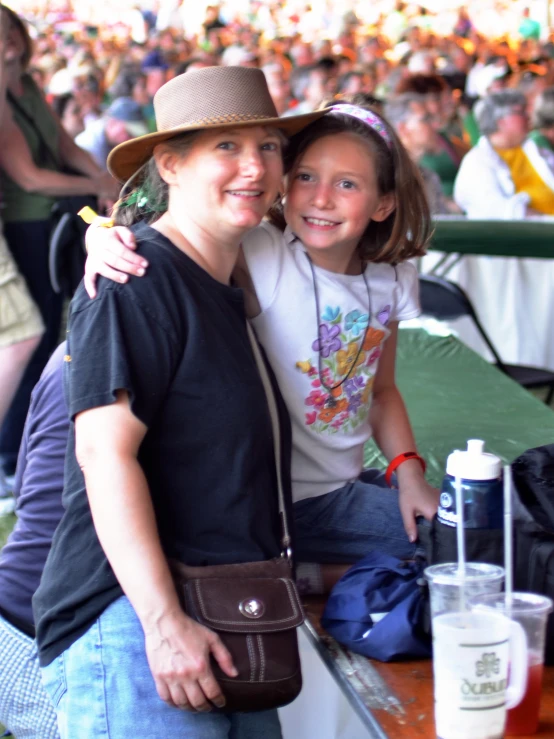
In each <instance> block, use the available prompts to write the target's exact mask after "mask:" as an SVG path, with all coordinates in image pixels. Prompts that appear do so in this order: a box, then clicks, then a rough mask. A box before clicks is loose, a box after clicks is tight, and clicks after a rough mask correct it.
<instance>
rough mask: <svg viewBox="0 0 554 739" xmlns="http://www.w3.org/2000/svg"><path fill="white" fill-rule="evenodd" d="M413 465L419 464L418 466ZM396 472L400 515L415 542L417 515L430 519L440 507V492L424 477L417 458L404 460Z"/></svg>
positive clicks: (407, 531) (410, 537)
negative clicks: (409, 466)
mask: <svg viewBox="0 0 554 739" xmlns="http://www.w3.org/2000/svg"><path fill="white" fill-rule="evenodd" d="M408 465H411V468H408ZM413 465H417V468H416V467H414V466H413ZM402 468H404V469H402ZM396 474H397V478H398V488H399V495H398V505H399V506H400V515H401V516H402V520H403V522H404V528H405V529H406V533H407V534H408V538H409V540H410V541H411V542H414V541H416V540H417V525H416V517H417V516H423V517H424V518H426V519H427V520H428V521H430V520H431V519H432V518H433V516H434V515H435V513H436V512H437V508H438V507H439V495H440V493H439V491H438V490H437V489H436V488H434V487H433V486H432V485H430V484H429V483H428V482H427V480H426V479H425V478H424V476H423V471H422V469H421V467H420V465H419V462H418V461H417V460H414V461H411V460H410V461H408V462H404V464H402V465H401V466H400V467H399V468H398V469H397V471H396Z"/></svg>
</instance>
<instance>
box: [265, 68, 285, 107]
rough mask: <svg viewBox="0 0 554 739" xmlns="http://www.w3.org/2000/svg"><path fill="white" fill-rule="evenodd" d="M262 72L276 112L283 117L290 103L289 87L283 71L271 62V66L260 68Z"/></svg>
mask: <svg viewBox="0 0 554 739" xmlns="http://www.w3.org/2000/svg"><path fill="white" fill-rule="evenodd" d="M262 72H263V73H264V75H265V79H266V82H267V86H268V88H269V94H270V95H271V97H272V99H273V102H274V103H275V107H276V108H277V112H278V113H279V115H283V113H285V112H286V111H287V110H288V109H289V107H290V103H291V97H290V85H289V83H288V80H287V79H286V77H285V70H284V69H283V67H282V66H281V64H279V63H278V62H272V63H271V64H265V65H264V66H263V67H262Z"/></svg>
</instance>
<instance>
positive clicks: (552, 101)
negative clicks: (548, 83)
mask: <svg viewBox="0 0 554 739" xmlns="http://www.w3.org/2000/svg"><path fill="white" fill-rule="evenodd" d="M532 125H533V130H532V131H531V133H530V134H529V138H530V139H531V140H532V141H534V142H535V144H536V145H537V146H538V147H539V149H546V150H547V151H554V87H548V88H547V89H546V90H544V91H543V92H542V93H541V94H540V95H538V97H537V98H536V99H535V105H534V108H533V116H532Z"/></svg>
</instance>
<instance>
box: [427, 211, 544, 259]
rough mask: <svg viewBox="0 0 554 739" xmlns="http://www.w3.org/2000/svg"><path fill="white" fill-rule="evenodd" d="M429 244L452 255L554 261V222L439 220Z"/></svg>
mask: <svg viewBox="0 0 554 739" xmlns="http://www.w3.org/2000/svg"><path fill="white" fill-rule="evenodd" d="M433 225H434V229H435V230H434V233H433V237H432V239H431V243H430V244H429V249H430V250H432V251H442V252H446V253H448V254H452V253H455V254H483V255H486V256H494V257H534V258H536V259H554V219H552V220H544V221H543V220H536V221H535V220H525V221H521V220H518V221H477V220H472V219H468V218H463V217H459V218H456V217H446V218H436V219H435V220H434V222H433Z"/></svg>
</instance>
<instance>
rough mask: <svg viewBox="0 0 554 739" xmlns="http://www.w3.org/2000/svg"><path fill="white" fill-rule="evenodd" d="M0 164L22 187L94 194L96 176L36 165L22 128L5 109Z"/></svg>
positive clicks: (43, 191)
mask: <svg viewBox="0 0 554 739" xmlns="http://www.w3.org/2000/svg"><path fill="white" fill-rule="evenodd" d="M0 167H1V168H2V169H3V170H4V172H5V173H6V174H7V175H8V176H9V177H10V178H11V179H12V180H13V181H14V182H15V183H16V184H17V185H19V187H20V188H21V189H22V190H25V192H30V193H40V194H41V195H50V196H53V197H57V196H62V195H94V194H96V193H97V192H98V189H99V185H98V180H95V179H93V178H91V177H79V176H74V175H67V174H63V173H61V172H54V171H53V170H49V169H42V168H41V167H37V165H36V164H35V162H34V161H33V157H32V155H31V151H30V149H29V145H28V144H27V142H26V141H25V137H24V136H23V134H22V133H21V130H20V129H19V127H18V126H17V125H16V123H15V122H14V121H13V118H12V117H11V116H10V114H9V111H8V110H6V111H5V120H4V121H3V125H2V131H1V134H0Z"/></svg>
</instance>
